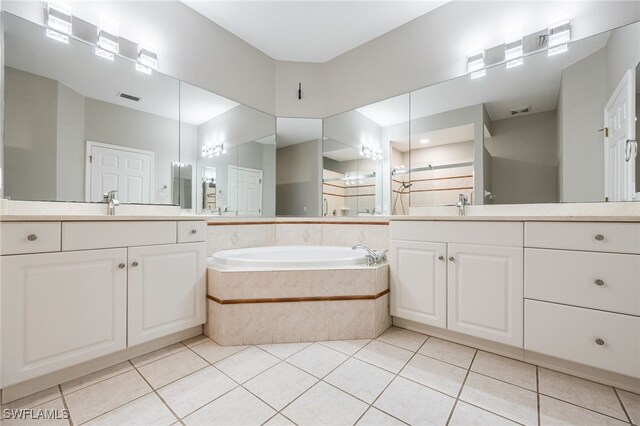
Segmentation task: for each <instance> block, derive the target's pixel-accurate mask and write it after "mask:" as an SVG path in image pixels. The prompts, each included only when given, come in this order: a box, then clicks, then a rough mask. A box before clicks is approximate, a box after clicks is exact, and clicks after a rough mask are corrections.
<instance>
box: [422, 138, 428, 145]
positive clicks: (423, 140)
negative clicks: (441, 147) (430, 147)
mask: <svg viewBox="0 0 640 426" xmlns="http://www.w3.org/2000/svg"><path fill="white" fill-rule="evenodd" d="M420 143H421V144H427V143H429V139H420Z"/></svg>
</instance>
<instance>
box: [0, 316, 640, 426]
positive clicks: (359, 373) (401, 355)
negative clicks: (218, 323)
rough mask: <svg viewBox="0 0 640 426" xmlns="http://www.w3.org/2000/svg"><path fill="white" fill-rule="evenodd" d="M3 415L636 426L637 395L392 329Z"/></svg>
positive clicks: (162, 368) (201, 341)
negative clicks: (46, 412) (63, 412)
mask: <svg viewBox="0 0 640 426" xmlns="http://www.w3.org/2000/svg"><path fill="white" fill-rule="evenodd" d="M2 408H3V409H5V408H9V409H11V408H37V409H44V408H57V409H63V408H67V409H68V410H69V411H70V414H71V419H70V422H68V421H67V420H61V421H31V422H26V421H21V422H18V421H15V420H10V419H5V420H3V421H2V425H3V426H9V425H14V424H20V425H26V424H30V425H31V424H33V425H45V424H47V425H48V424H55V425H57V424H61V425H66V424H71V425H80V424H96V425H98V424H100V425H172V424H184V425H216V424H219V425H261V424H268V425H285V424H287V425H288V424H299V425H350V424H359V425H394V424H406V423H408V424H415V425H445V424H448V425H492V426H493V425H503V424H504V425H513V424H523V425H538V424H540V425H556V424H575V425H581V426H582V425H614V424H619V425H622V424H629V423H632V424H635V425H638V424H639V423H640V395H637V394H633V393H629V392H625V391H621V390H618V389H614V388H612V387H610V386H605V385H602V384H598V383H594V382H590V381H587V380H583V379H579V378H576V377H573V376H568V375H566V374H562V373H558V372H555V371H551V370H547V369H544V368H539V367H536V366H534V365H531V364H526V363H523V362H520V361H516V360H513V359H509V358H504V357H501V356H498V355H494V354H491V353H487V352H482V351H477V350H475V349H473V348H470V347H467V346H461V345H458V344H455V343H451V342H447V341H444V340H440V339H437V338H435V337H428V336H425V335H422V334H418V333H414V332H411V331H407V330H402V329H399V328H390V329H389V330H387V332H385V333H384V334H383V335H382V336H380V337H379V338H378V339H375V340H344V341H332V342H318V343H290V344H278V345H276V344H274V345H258V346H236V347H221V346H218V345H217V344H216V343H214V342H213V341H211V340H209V339H208V338H206V337H204V336H198V337H195V338H193V339H189V340H187V341H184V342H182V343H179V344H175V345H171V346H169V347H167V348H164V349H161V350H158V351H155V352H153V353H151V354H147V355H144V356H142V357H139V358H136V359H133V360H132V361H131V362H124V363H121V364H118V365H115V366H113V367H110V368H107V369H105V370H102V371H99V372H97V373H93V374H90V375H87V376H85V377H82V378H80V379H77V380H73V381H71V382H68V383H64V384H62V385H60V386H56V387H53V388H51V389H47V390H45V391H42V392H40V393H38V394H35V395H32V396H29V397H27V398H23V399H21V400H19V401H16V402H14V403H11V404H7V405H5V406H3V407H2ZM3 412H4V410H3Z"/></svg>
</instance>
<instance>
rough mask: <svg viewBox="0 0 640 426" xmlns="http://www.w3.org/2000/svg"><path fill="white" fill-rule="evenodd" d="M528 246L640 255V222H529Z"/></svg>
mask: <svg viewBox="0 0 640 426" xmlns="http://www.w3.org/2000/svg"><path fill="white" fill-rule="evenodd" d="M525 246H526V247H538V248H555V249H565V250H586V251H600V252H610V253H635V254H640V223H610V222H609V223H608V222H585V223H575V222H574V223H567V222H544V223H542V222H527V223H526V224H525Z"/></svg>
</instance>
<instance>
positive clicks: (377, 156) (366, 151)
mask: <svg viewBox="0 0 640 426" xmlns="http://www.w3.org/2000/svg"><path fill="white" fill-rule="evenodd" d="M360 155H362V156H363V157H366V158H370V159H372V160H381V159H382V150H381V149H376V148H374V147H372V146H370V145H364V144H363V145H362V146H360Z"/></svg>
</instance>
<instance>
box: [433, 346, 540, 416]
mask: <svg viewBox="0 0 640 426" xmlns="http://www.w3.org/2000/svg"><path fill="white" fill-rule="evenodd" d="M476 355H478V351H477V350H476V351H475V352H474V353H473V357H472V358H471V363H469V368H468V369H467V374H465V375H464V379H463V380H462V384H461V385H460V389H459V390H458V395H457V396H456V400H455V401H454V402H453V406H452V407H451V411H450V412H449V417H447V422H446V423H445V424H446V425H448V424H449V422H451V418H452V417H453V412H454V411H456V407H457V405H458V401H460V395H462V390H463V389H464V385H465V384H466V383H467V378H469V374H471V366H472V365H473V361H475V360H476ZM538 426H539V425H538Z"/></svg>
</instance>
